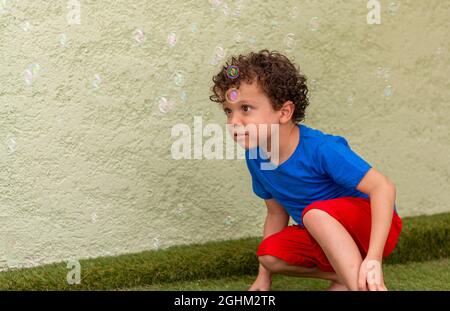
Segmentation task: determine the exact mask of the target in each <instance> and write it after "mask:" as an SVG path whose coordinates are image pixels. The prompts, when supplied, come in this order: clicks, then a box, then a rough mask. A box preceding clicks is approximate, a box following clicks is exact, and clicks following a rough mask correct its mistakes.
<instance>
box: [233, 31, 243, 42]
mask: <svg viewBox="0 0 450 311" xmlns="http://www.w3.org/2000/svg"><path fill="white" fill-rule="evenodd" d="M234 42H236V43H241V42H242V32H238V33H236V34H235V35H234Z"/></svg>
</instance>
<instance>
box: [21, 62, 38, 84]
mask: <svg viewBox="0 0 450 311" xmlns="http://www.w3.org/2000/svg"><path fill="white" fill-rule="evenodd" d="M40 70H41V66H40V65H39V64H36V63H34V64H30V65H29V66H28V68H27V69H26V70H25V74H24V80H25V83H26V84H27V85H31V84H33V81H34V80H35V79H36V77H37V76H38V74H39V71H40Z"/></svg>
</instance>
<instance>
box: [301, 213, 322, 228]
mask: <svg viewBox="0 0 450 311" xmlns="http://www.w3.org/2000/svg"><path fill="white" fill-rule="evenodd" d="M324 216H325V217H326V216H327V212H324V211H322V210H320V209H314V208H312V209H310V210H308V211H306V213H304V214H303V218H302V221H303V225H304V226H305V227H306V228H308V227H309V226H313V225H314V223H317V222H321V221H322V220H323V217H324Z"/></svg>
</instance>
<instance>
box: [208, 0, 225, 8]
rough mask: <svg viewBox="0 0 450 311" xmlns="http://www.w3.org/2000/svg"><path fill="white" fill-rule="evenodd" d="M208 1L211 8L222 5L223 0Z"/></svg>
mask: <svg viewBox="0 0 450 311" xmlns="http://www.w3.org/2000/svg"><path fill="white" fill-rule="evenodd" d="M209 3H210V4H211V6H212V7H213V8H218V7H220V6H222V4H223V0H209Z"/></svg>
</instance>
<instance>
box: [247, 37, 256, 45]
mask: <svg viewBox="0 0 450 311" xmlns="http://www.w3.org/2000/svg"><path fill="white" fill-rule="evenodd" d="M248 44H250V45H251V46H255V44H256V37H255V36H250V37H249V38H248Z"/></svg>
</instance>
